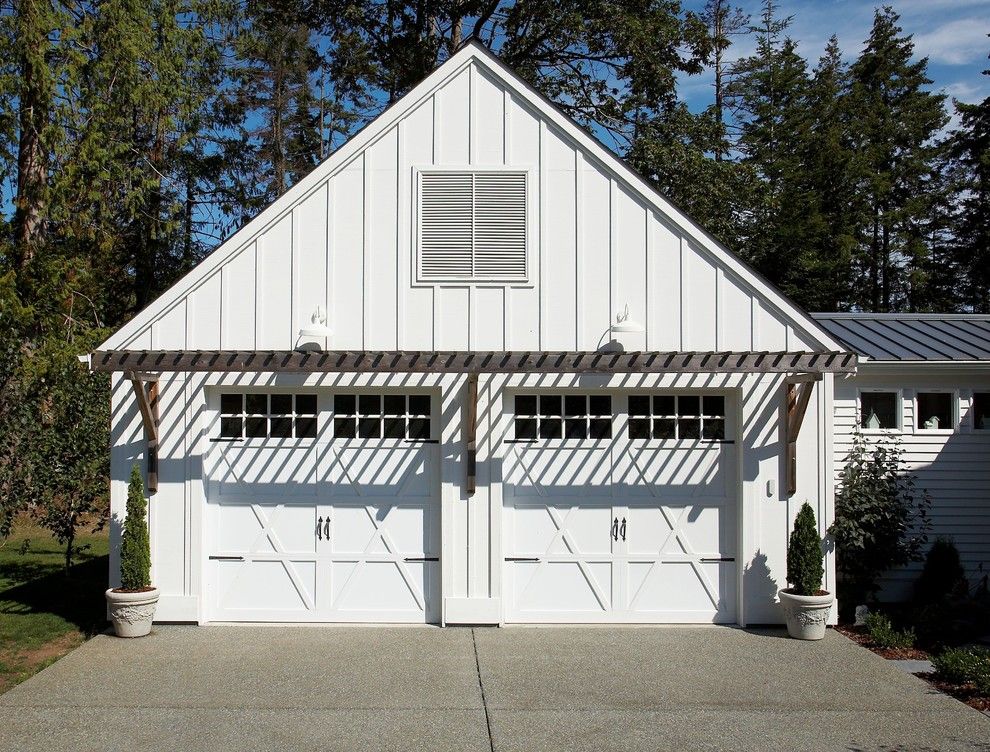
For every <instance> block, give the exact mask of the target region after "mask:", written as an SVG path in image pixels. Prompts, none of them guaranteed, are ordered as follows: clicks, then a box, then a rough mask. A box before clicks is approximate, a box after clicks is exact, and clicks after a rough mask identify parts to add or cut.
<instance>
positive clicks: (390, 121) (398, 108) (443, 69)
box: [96, 46, 477, 350]
mask: <svg viewBox="0 0 990 752" xmlns="http://www.w3.org/2000/svg"><path fill="white" fill-rule="evenodd" d="M476 57H477V55H476V54H475V50H474V48H473V47H471V46H465V47H463V48H462V49H460V50H458V51H457V52H456V53H455V54H454V55H453V56H451V57H450V58H449V59H448V60H447V61H446V62H445V63H444V64H443V65H440V66H438V67H437V69H436V70H434V71H433V72H432V73H431V74H430V75H429V76H427V77H426V78H425V79H423V80H422V81H421V82H420V83H419V84H417V85H416V86H414V87H413V88H412V89H411V90H410V91H409V92H408V93H407V94H406V95H405V96H404V97H401V98H400V99H399V100H398V101H396V102H395V103H394V104H393V105H392V106H391V107H389V108H388V109H386V110H385V111H384V112H382V113H381V114H380V115H378V117H376V118H375V119H374V120H372V121H371V122H369V123H368V124H367V125H366V126H365V127H364V128H362V129H361V130H360V131H358V132H357V133H356V134H354V135H353V136H352V137H351V138H350V139H348V140H347V141H346V142H345V143H344V144H343V145H341V147H340V148H339V149H337V151H335V152H334V153H333V154H331V155H330V156H329V157H327V158H326V159H325V160H324V161H323V162H321V163H320V164H318V165H317V166H316V167H315V168H313V170H312V172H310V173H309V174H308V175H306V177H304V178H303V179H302V180H300V181H299V182H298V183H296V184H295V185H294V186H292V187H291V188H290V189H289V190H287V191H286V192H285V193H283V194H282V195H281V196H279V197H278V198H277V199H275V201H273V202H272V203H271V204H269V205H268V206H267V207H266V208H265V209H263V210H262V211H261V213H260V214H258V215H257V216H256V217H253V218H252V219H250V220H249V221H248V222H246V223H245V224H244V225H243V226H242V227H241V228H239V229H238V230H237V231H236V232H235V233H234V234H233V235H231V236H230V237H229V238H227V239H226V240H225V241H223V242H222V243H221V244H220V245H219V246H217V248H215V249H214V250H213V251H212V252H210V253H209V254H208V255H207V256H206V257H205V258H204V259H203V260H202V261H200V262H199V263H198V264H197V265H196V266H195V267H194V268H193V269H191V270H190V271H189V272H188V273H187V274H186V275H185V276H184V277H182V278H181V279H179V280H178V281H177V282H175V283H174V284H173V285H172V286H171V287H170V288H168V290H166V291H165V292H164V293H162V295H161V296H160V297H158V298H156V299H155V300H154V301H153V302H152V303H151V304H150V305H148V306H147V307H146V308H144V309H143V310H142V311H140V312H139V313H138V314H137V315H136V316H135V317H134V318H132V319H131V320H130V321H128V322H127V323H126V324H124V325H123V326H122V327H121V328H120V329H118V330H117V331H116V332H115V333H114V334H112V335H111V336H110V337H108V338H107V340H106V341H105V342H103V343H102V344H101V345H100V346H99V347H98V348H96V349H98V350H114V349H120V348H121V347H122V346H123V345H124V344H125V343H126V342H127V341H128V340H130V339H131V338H133V337H135V336H136V335H138V334H140V333H141V332H142V331H143V330H144V329H145V328H147V327H148V326H150V325H151V324H152V323H153V322H154V320H155V319H157V318H158V317H160V316H161V315H163V314H164V313H167V312H168V311H169V309H170V308H171V307H172V306H173V305H175V304H176V303H178V302H179V301H180V300H181V299H183V298H184V297H185V296H187V295H188V294H189V293H191V292H193V291H194V290H195V289H196V288H197V287H199V285H200V284H202V283H203V282H205V281H206V280H207V279H209V277H210V276H212V274H213V273H214V272H216V271H217V270H218V269H219V268H220V267H221V266H223V265H224V264H225V263H226V262H227V261H229V260H230V259H231V258H232V257H234V256H235V255H237V254H238V253H239V252H240V251H242V250H243V249H244V248H246V247H247V246H248V244H249V243H251V241H252V240H254V238H255V237H256V236H258V235H260V234H261V233H263V232H264V231H265V230H266V229H267V228H268V227H270V226H271V225H273V224H275V223H276V222H278V221H279V220H280V219H282V218H283V217H284V216H285V215H286V214H288V213H289V212H291V211H292V209H293V207H294V206H295V205H296V204H298V203H300V202H301V201H303V200H304V199H306V198H307V197H308V196H309V195H310V194H311V193H312V192H313V191H314V190H316V189H317V188H319V187H320V185H322V184H323V183H324V182H325V181H327V180H329V179H330V178H332V177H333V176H334V175H336V174H337V173H338V172H340V171H341V170H343V169H344V168H346V167H347V165H348V164H349V163H350V162H351V160H353V159H354V158H356V157H357V156H359V155H360V153H361V152H362V151H364V150H365V149H366V148H367V147H369V146H371V145H372V144H374V143H375V141H377V140H378V139H379V138H380V137H381V136H382V135H384V133H385V132H386V131H387V130H388V129H389V128H391V126H392V125H394V124H395V123H396V122H398V121H399V120H402V119H403V118H404V117H405V116H406V115H407V114H409V112H410V111H411V110H414V109H415V108H416V107H417V106H419V105H420V104H421V103H422V102H423V101H424V100H426V99H427V98H428V97H430V96H432V95H433V94H434V93H435V92H436V91H437V90H438V89H440V88H441V87H442V86H443V85H444V84H445V83H446V82H447V81H448V80H449V79H451V78H453V77H455V76H456V75H457V74H459V73H460V72H461V71H462V70H463V68H464V67H465V66H467V65H468V64H469V63H470V62H471V61H472V60H474V59H475V58H476ZM153 344H154V343H152V345H153Z"/></svg>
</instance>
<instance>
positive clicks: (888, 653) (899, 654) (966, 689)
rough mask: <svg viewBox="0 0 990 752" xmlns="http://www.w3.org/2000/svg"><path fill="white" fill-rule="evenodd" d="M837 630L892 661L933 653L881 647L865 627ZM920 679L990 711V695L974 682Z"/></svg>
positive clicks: (921, 658)
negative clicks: (974, 684) (979, 689)
mask: <svg viewBox="0 0 990 752" xmlns="http://www.w3.org/2000/svg"><path fill="white" fill-rule="evenodd" d="M835 631H836V632H838V633H840V634H843V635H845V636H846V637H848V638H849V639H850V640H852V641H853V642H855V643H856V644H858V645H861V646H862V647H864V648H866V649H867V650H871V651H873V652H874V653H876V654H877V655H879V656H882V657H884V658H886V659H887V660H891V661H907V660H917V661H929V660H931V657H932V656H931V654H930V653H927V652H925V651H924V650H921V649H920V648H880V647H877V646H876V645H874V644H873V641H872V640H871V639H870V635H869V634H867V632H866V628H865V627H850V626H848V625H839V626H837V627H836V628H835ZM915 676H917V677H918V678H919V679H924V680H925V681H926V682H928V683H929V684H931V685H932V686H933V687H934V688H935V689H937V690H938V691H939V692H944V693H945V694H947V695H949V696H950V697H955V698H956V699H957V700H959V701H960V702H964V703H966V704H967V705H969V706H970V707H971V708H975V709H976V710H982V711H983V712H990V697H987V696H986V695H981V694H979V693H978V692H977V691H976V687H974V686H973V685H972V684H953V683H951V682H947V681H942V680H941V679H937V678H936V677H935V674H915Z"/></svg>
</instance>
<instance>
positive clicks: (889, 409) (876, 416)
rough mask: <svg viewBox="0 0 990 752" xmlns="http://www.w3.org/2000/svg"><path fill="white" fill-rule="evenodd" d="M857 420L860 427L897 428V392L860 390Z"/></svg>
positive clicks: (875, 428) (876, 428)
mask: <svg viewBox="0 0 990 752" xmlns="http://www.w3.org/2000/svg"><path fill="white" fill-rule="evenodd" d="M859 420H860V426H861V427H862V428H867V429H872V430H878V429H881V428H897V393H896V392H861V393H860V395H859Z"/></svg>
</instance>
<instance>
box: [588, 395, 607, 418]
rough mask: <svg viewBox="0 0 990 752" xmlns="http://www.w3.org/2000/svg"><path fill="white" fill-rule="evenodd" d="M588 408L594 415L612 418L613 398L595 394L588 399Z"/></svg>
mask: <svg viewBox="0 0 990 752" xmlns="http://www.w3.org/2000/svg"><path fill="white" fill-rule="evenodd" d="M588 407H589V409H588V412H589V413H591V414H592V415H608V416H609V417H611V416H612V398H611V397H609V396H607V395H602V394H593V395H592V396H590V397H589V398H588Z"/></svg>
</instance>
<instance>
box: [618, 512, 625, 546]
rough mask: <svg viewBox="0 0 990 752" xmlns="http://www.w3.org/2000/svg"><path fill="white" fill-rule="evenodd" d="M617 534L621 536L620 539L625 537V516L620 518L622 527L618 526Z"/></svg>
mask: <svg viewBox="0 0 990 752" xmlns="http://www.w3.org/2000/svg"><path fill="white" fill-rule="evenodd" d="M619 535H621V536H622V540H625V539H626V518H625V517H623V518H622V527H620V528H619Z"/></svg>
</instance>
